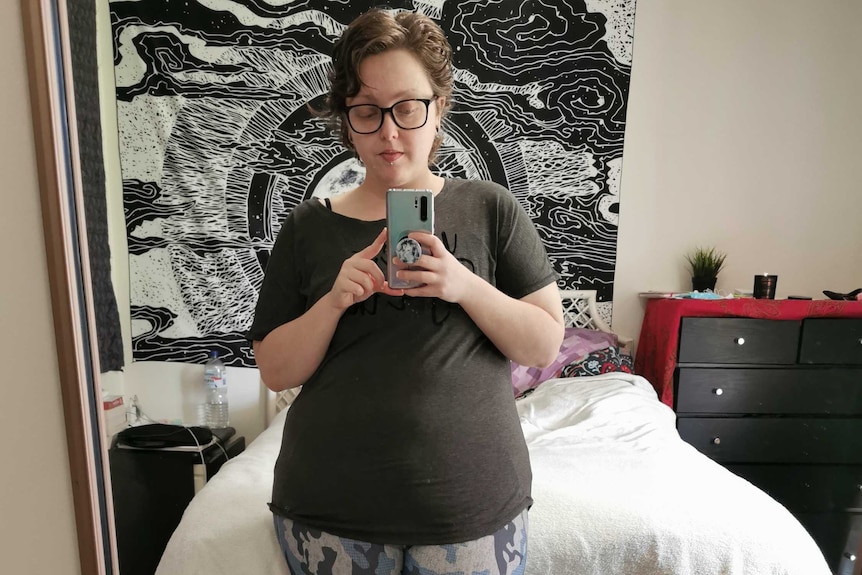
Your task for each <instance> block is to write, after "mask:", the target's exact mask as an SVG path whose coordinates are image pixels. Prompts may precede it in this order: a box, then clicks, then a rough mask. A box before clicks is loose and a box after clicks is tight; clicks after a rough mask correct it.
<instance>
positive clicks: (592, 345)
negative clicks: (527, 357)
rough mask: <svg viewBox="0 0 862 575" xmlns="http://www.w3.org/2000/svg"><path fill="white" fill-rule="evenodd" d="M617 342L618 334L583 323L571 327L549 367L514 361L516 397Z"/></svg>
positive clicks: (513, 373)
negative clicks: (583, 325) (584, 325)
mask: <svg viewBox="0 0 862 575" xmlns="http://www.w3.org/2000/svg"><path fill="white" fill-rule="evenodd" d="M617 344H618V342H617V336H616V335H615V334H612V333H605V332H603V331H597V330H594V329H587V328H582V327H567V328H566V333H565V335H564V337H563V343H562V345H560V352H559V354H557V359H556V360H554V362H553V363H552V364H551V365H549V366H548V367H526V366H523V365H519V364H517V363H515V362H514V361H513V362H511V364H512V365H511V367H512V389H513V391H514V393H515V397H518V396H521V395H524V394H525V393H527V392H529V391H531V390H533V389H535V388H536V387H538V386H539V385H540V384H541V383H542V382H544V381H546V380H548V379H551V378H553V377H560V372H561V371H562V369H563V368H564V367H566V366H568V365H571V364H573V363H575V362H577V361H579V360H581V359H584V358H586V357H587V356H588V355H589V354H590V353H592V352H595V351H599V350H602V349H606V348H608V347H612V346H616V345H617Z"/></svg>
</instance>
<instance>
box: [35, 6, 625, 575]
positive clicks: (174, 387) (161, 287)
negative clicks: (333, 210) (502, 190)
mask: <svg viewBox="0 0 862 575" xmlns="http://www.w3.org/2000/svg"><path fill="white" fill-rule="evenodd" d="M211 4H212V3H209V2H203V1H201V2H189V3H179V2H167V1H165V2H156V3H153V2H148V3H143V2H121V1H116V2H108V1H107V0H99V1H93V2H76V3H67V2H64V1H61V0H60V1H57V2H49V1H47V0H46V1H44V2H42V3H41V4H39V5H38V8H35V7H34V8H32V9H31V11H30V12H29V13H28V26H29V28H28V34H29V45H30V46H31V50H32V51H33V52H34V53H36V52H38V51H39V50H43V53H41V54H40V55H38V56H37V57H36V58H35V59H34V61H39V63H40V64H41V68H39V69H34V70H33V74H34V77H35V76H38V77H39V78H41V80H40V81H41V82H43V84H44V85H42V86H40V93H41V94H43V95H44V97H45V98H44V101H43V102H42V104H43V105H42V107H41V108H40V109H39V111H38V117H37V122H40V123H41V124H42V126H43V127H42V138H43V143H42V149H41V153H42V155H43V157H44V159H45V161H49V160H50V161H56V162H58V169H57V172H58V176H57V177H56V178H55V181H54V182H53V191H51V192H50V193H51V194H52V195H51V197H50V198H48V200H46V201H50V202H53V203H54V205H55V206H56V208H57V209H58V211H62V212H63V214H64V215H62V216H59V215H58V216H57V217H56V218H55V220H53V221H51V222H48V223H47V224H46V225H47V226H49V227H52V229H54V230H55V235H56V236H57V237H58V238H61V239H62V241H63V244H62V245H58V246H57V247H56V248H55V250H56V256H55V257H56V259H57V262H56V264H55V268H54V269H53V271H52V275H53V277H54V278H55V281H56V279H57V278H60V277H63V276H64V274H67V273H70V272H71V273H72V275H73V278H74V280H75V281H74V284H73V285H72V286H71V287H68V288H67V289H66V290H65V291H64V292H63V294H66V297H65V298H61V295H63V294H59V295H58V296H57V298H58V299H57V300H55V302H56V303H55V306H56V307H58V308H63V309H64V310H65V313H66V315H67V316H68V317H67V318H66V319H67V321H68V323H69V327H68V330H69V333H70V334H73V335H74V337H70V341H74V342H76V345H75V346H74V347H70V348H69V350H68V351H67V352H66V354H65V357H64V358H63V361H64V362H67V363H68V369H69V372H70V374H73V375H70V376H69V377H68V378H64V380H63V386H64V389H65V390H66V391H67V392H68V394H69V398H70V399H69V400H68V401H67V404H66V405H67V425H68V428H69V430H70V441H72V438H73V437H75V438H77V437H81V438H82V440H81V441H80V442H79V447H77V448H78V449H79V451H78V453H77V455H76V457H77V458H78V459H79V461H78V463H77V464H76V465H75V466H73V475H74V476H75V477H87V478H88V481H86V482H84V483H83V484H82V485H83V486H82V488H81V494H80V496H77V495H76V504H77V505H79V506H78V513H79V515H82V516H87V517H89V518H90V519H89V520H88V522H87V525H86V526H84V527H81V526H79V533H80V534H81V537H80V540H81V546H82V547H81V549H82V554H81V557H82V559H81V560H82V566H85V567H86V568H84V569H83V570H84V572H88V573H91V572H92V573H96V572H106V571H105V570H107V572H109V571H111V570H112V569H115V568H116V563H117V558H116V556H115V555H112V554H111V553H110V552H108V551H107V550H109V549H111V547H112V541H113V538H114V534H113V532H112V525H113V524H112V521H111V520H110V516H111V512H112V509H111V484H110V480H109V474H108V473H107V469H106V464H105V461H106V457H107V452H106V445H105V443H104V441H100V438H101V437H102V436H103V435H104V434H103V433H102V431H101V430H100V429H99V425H98V423H97V421H98V412H99V409H98V405H97V403H96V402H97V398H99V395H100V394H101V393H102V392H103V391H104V392H107V393H109V394H119V395H122V396H123V397H124V398H126V399H128V398H130V397H133V396H134V397H137V400H138V406H139V407H140V409H141V410H142V414H143V416H144V417H149V419H151V420H158V421H167V422H184V423H197V422H198V413H197V406H198V404H199V403H200V401H201V393H202V371H203V368H202V365H201V364H202V363H203V361H204V360H205V358H206V356H207V352H208V351H209V350H210V349H217V350H219V352H220V355H221V357H222V358H224V359H225V360H226V363H228V365H229V366H230V367H231V371H229V376H228V378H229V381H230V386H231V392H230V393H231V422H232V425H233V426H235V427H236V428H237V430H238V431H239V432H240V433H242V434H243V435H244V436H245V437H246V439H247V440H248V441H250V440H252V439H253V438H254V437H255V436H256V435H257V434H258V433H260V431H261V430H262V429H263V426H264V423H263V421H264V414H263V406H262V402H261V387H260V384H259V379H258V376H257V373H256V370H254V369H253V362H252V358H251V355H250V347H249V346H248V344H247V342H245V340H244V338H243V336H242V333H243V331H244V329H245V328H246V327H248V323H249V321H250V319H251V317H250V314H251V312H252V310H253V304H254V300H255V296H256V294H255V289H256V287H257V286H258V285H259V282H260V279H261V277H262V271H263V268H264V266H265V264H266V259H267V254H268V250H269V248H270V247H271V245H272V242H273V240H274V237H275V234H276V233H277V230H278V226H279V224H280V221H281V220H282V219H283V217H284V216H285V215H286V214H287V213H288V212H289V211H290V210H291V209H292V208H293V207H294V206H295V205H297V204H298V203H299V202H300V201H302V200H304V199H307V198H309V197H323V196H326V195H329V194H336V193H338V192H339V191H340V190H342V189H345V188H347V187H349V186H351V185H354V184H355V183H356V182H357V181H358V180H359V179H360V178H361V177H362V168H361V166H360V165H358V163H357V162H356V160H355V159H354V158H353V157H352V156H351V155H350V153H349V152H347V151H346V150H344V149H343V148H342V147H341V146H339V145H338V144H337V142H336V139H335V138H334V136H333V135H332V134H330V133H329V131H328V130H327V129H326V127H324V126H322V125H321V124H320V123H318V122H315V121H312V120H311V117H310V115H309V113H308V110H307V109H306V103H308V102H314V101H315V99H317V98H320V97H321V95H322V86H323V85H325V82H324V79H325V72H326V61H327V57H326V54H328V51H329V48H330V46H331V41H332V39H333V38H334V37H335V36H337V33H338V32H339V30H340V29H341V27H342V26H343V25H344V24H345V23H346V22H348V21H350V20H351V19H352V18H353V16H355V15H356V14H358V13H359V12H360V11H361V10H362V9H364V8H366V7H367V6H370V5H372V4H375V3H374V2H367V3H364V4H363V5H357V4H356V3H351V5H350V6H348V5H347V3H339V2H327V3H322V5H323V6H324V9H323V11H310V10H307V9H306V8H305V7H300V8H296V7H291V6H281V5H280V4H279V3H271V4H270V5H269V6H270V7H272V11H271V12H269V11H267V9H264V8H262V7H261V6H259V5H258V4H256V3H255V4H254V5H255V6H256V8H255V9H252V8H251V7H248V6H246V5H245V4H244V3H230V2H227V3H223V4H224V8H225V9H224V11H219V10H216V9H215V8H212V7H211ZM276 4H279V6H280V7H278V8H276V7H274V6H275V5H276ZM288 4H290V3H288ZM575 4H578V3H575ZM581 4H583V3H581ZM24 5H25V6H27V5H28V3H26V2H25V3H24ZM392 5H393V6H396V7H401V8H406V9H410V8H414V5H413V3H412V2H395V3H392ZM417 5H418V4H417ZM425 9H426V10H429V11H431V12H432V13H431V14H430V15H431V16H432V17H435V18H439V19H440V21H441V23H443V24H445V26H446V28H447V31H448V32H449V37H450V42H451V43H452V44H453V47H455V48H456V61H455V67H456V68H457V69H458V70H459V75H458V89H457V91H456V100H457V102H458V107H457V109H456V110H454V111H453V113H452V114H451V115H450V116H449V118H448V120H447V122H446V123H445V124H444V132H445V139H444V146H443V148H442V150H441V152H442V159H441V160H440V162H439V163H438V166H437V168H438V170H439V171H440V173H442V174H444V175H449V176H461V177H470V178H481V179H488V180H495V181H498V182H500V183H503V184H505V185H506V186H507V187H508V188H509V189H510V190H511V191H512V192H513V193H515V194H516V196H518V197H519V199H520V200H521V201H522V203H523V204H524V205H525V206H526V207H527V209H528V213H530V215H531V216H532V217H533V219H534V221H535V222H536V225H537V227H538V228H539V230H540V234H541V235H542V236H543V237H545V238H549V239H548V243H547V247H548V250H549V255H550V257H551V260H552V262H553V263H554V266H555V268H556V269H557V270H558V271H559V272H560V274H561V276H562V277H563V278H566V279H565V281H566V282H567V283H566V285H562V286H561V287H566V288H582V289H596V290H598V292H599V300H600V302H601V305H600V311H601V312H602V314H603V316H604V317H605V319H606V320H609V319H610V309H611V308H610V299H611V295H612V286H613V274H614V267H615V252H616V231H617V225H618V220H617V215H618V198H619V174H620V171H621V161H622V136H623V133H624V125H623V123H624V118H625V106H626V98H627V93H628V81H629V74H630V64H631V39H632V38H631V26H632V24H633V17H634V14H633V9H632V10H631V11H630V13H627V14H624V15H623V16H619V15H617V17H615V18H610V17H608V16H606V15H603V14H601V13H600V12H599V11H598V9H590V10H588V9H587V7H586V4H583V5H582V6H579V7H578V9H577V10H576V9H575V8H572V7H571V6H570V7H567V8H566V9H565V10H563V9H561V8H549V7H548V6H544V5H537V6H535V7H533V8H530V9H531V10H534V12H531V13H526V12H524V10H526V8H524V6H523V3H521V2H512V12H511V13H512V14H513V16H512V18H513V20H512V21H513V22H514V23H515V24H514V25H513V26H512V27H511V28H510V29H509V30H508V31H506V33H507V34H508V33H511V35H512V36H511V38H508V40H507V39H506V38H504V37H502V36H501V37H500V38H496V37H494V34H495V33H496V31H495V30H492V29H491V27H489V26H490V24H488V23H489V22H493V21H495V19H496V18H497V17H498V16H499V13H498V12H499V10H500V8H499V7H498V6H492V7H491V8H489V7H487V6H486V5H484V4H483V3H473V4H470V5H469V6H468V7H466V8H465V9H464V10H463V11H459V10H458V9H457V7H456V6H454V5H449V6H445V7H443V4H442V3H441V4H439V5H437V6H425ZM492 9H493V10H494V11H493V12H487V11H488V10H492ZM195 19H197V20H195ZM555 19H556V20H560V23H564V24H566V26H565V27H564V29H566V30H567V32H566V33H567V36H566V38H567V40H566V42H559V41H557V40H555V37H554V35H553V34H552V35H549V36H543V35H539V36H536V37H535V38H533V37H531V36H530V30H529V28H530V27H535V30H533V31H534V32H536V31H538V30H539V29H540V28H544V27H548V29H551V30H553V29H555V28H554V27H553V26H550V25H549V23H553V22H554V21H555ZM195 22H199V23H200V25H199V26H196V25H195V24H194V23H195ZM471 22H472V23H475V24H476V25H478V26H480V28H482V30H481V31H479V32H474V31H473V28H472V25H470V24H469V23H471ZM179 23H182V26H180V25H179ZM180 28H182V31H180ZM279 30H280V31H281V32H278V33H276V32H277V31H279ZM226 31H227V33H226ZM601 35H607V37H608V38H609V39H610V41H609V42H608V43H607V45H606V51H605V53H603V54H600V55H599V54H598V53H596V54H594V55H593V57H594V58H597V59H598V60H593V59H591V60H590V61H589V62H584V61H577V60H576V59H575V58H567V57H566V56H568V55H570V51H571V50H574V49H575V48H576V45H575V44H576V43H574V44H573V43H571V42H570V41H569V38H570V37H574V38H583V39H584V41H585V42H586V41H590V42H592V41H594V40H595V38H596V37H602V36H601ZM486 37H492V40H491V41H490V43H489V45H488V46H483V45H482V42H483V41H484V40H481V38H486ZM512 38H522V39H523V38H527V39H529V41H526V40H525V41H524V43H523V44H522V45H520V46H518V49H517V50H516V51H514V52H513V51H511V50H512V47H511V46H510V45H509V44H508V42H509V41H510V40H511V39H512ZM497 40H500V41H497ZM503 40H505V41H503ZM285 44H286V45H290V46H291V47H293V48H294V49H293V50H285V49H284V48H283V46H284V45H285ZM480 48H489V49H490V50H491V51H492V52H493V57H491V56H489V55H488V53H486V52H485V50H484V49H480ZM549 54H553V55H555V59H551V60H548V55H549ZM499 60H502V61H504V62H508V63H509V64H511V66H500V65H499V64H498V61H499ZM600 68H601V69H600ZM575 71H577V72H578V74H579V80H578V82H574V81H572V78H571V76H572V75H573V74H574V73H575ZM536 77H542V78H545V81H544V84H546V85H544V86H543V87H542V88H541V90H540V89H539V86H538V85H537V84H535V82H534V80H535V78H536ZM513 85H520V86H524V88H523V89H517V90H515V89H511V86H513ZM507 86H508V88H507ZM544 92H548V93H551V94H553V96H552V98H551V99H549V100H547V101H545V100H543V98H544V97H545V95H544ZM96 95H98V96H99V97H100V98H101V100H99V99H97V98H95V96H96ZM96 102H99V104H98V105H96ZM64 113H65V114H67V117H68V119H69V124H68V125H66V124H65V123H64ZM519 133H531V134H532V143H530V142H527V143H526V144H524V145H527V146H528V147H529V146H532V147H529V149H526V150H524V149H521V148H519V146H521V144H522V143H519V141H518V140H517V138H515V137H514V136H515V135H517V134H519ZM510 140H511V141H510ZM537 141H540V142H541V145H537V144H536V143H535V142H537ZM573 142H575V143H576V144H577V145H576V146H574V148H575V151H574V152H572V151H571V150H572V146H571V144H572V143H573ZM63 146H67V147H68V151H63V150H62V147H63ZM153 150H155V151H153ZM66 160H68V163H66ZM527 160H529V161H527ZM599 164H600V165H601V169H597V168H596V167H595V166H596V165H599ZM537 181H539V182H542V183H541V184H538V185H537V184H535V182H537ZM43 187H45V186H43ZM46 189H47V188H46ZM104 189H107V190H108V192H107V195H100V194H99V193H98V192H99V191H103V190H104ZM88 190H89V191H93V190H95V191H96V192H97V193H95V194H88ZM120 192H121V193H120ZM99 204H104V205H102V206H100V205H99ZM82 216H85V217H82ZM85 224H86V225H85ZM550 238H553V239H550ZM100 242H102V243H101V244H100ZM572 245H577V246H579V248H578V250H577V251H576V252H573V251H572V250H571V247H570V246H572ZM78 246H81V248H82V249H81V250H80V251H78V249H77V248H78ZM108 252H110V260H107V256H106V254H107V253H108ZM75 254H78V255H77V256H76V255H75ZM78 258H80V261H78ZM108 264H110V265H108ZM105 276H106V277H107V279H108V282H107V285H108V286H109V287H108V288H106V287H105V285H106V282H105V281H102V280H104V279H105ZM99 277H101V278H102V280H99V279H95V278H99ZM572 278H579V279H578V280H577V281H578V283H577V284H575V283H573V282H574V281H575V280H574V279H572ZM111 282H112V283H113V286H111ZM66 292H71V293H70V294H69V293H66ZM60 299H63V301H59V300H60ZM114 299H116V301H114ZM82 302H83V303H82ZM82 306H83V307H86V309H83V308H82ZM111 310H113V311H111ZM112 313H113V314H115V315H116V316H117V317H116V320H114V319H111V318H109V319H108V321H107V322H106V323H103V322H102V320H104V318H105V316H106V315H110V314H112ZM105 326H108V327H105ZM111 326H114V327H111ZM118 344H119V347H118ZM96 350H98V352H97V353H96ZM100 362H101V365H100ZM119 368H121V370H120V369H119ZM82 406H83V407H82Z"/></svg>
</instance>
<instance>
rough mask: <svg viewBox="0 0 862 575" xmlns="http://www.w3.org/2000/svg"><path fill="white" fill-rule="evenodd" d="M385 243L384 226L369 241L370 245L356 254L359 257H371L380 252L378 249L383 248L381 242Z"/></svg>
mask: <svg viewBox="0 0 862 575" xmlns="http://www.w3.org/2000/svg"><path fill="white" fill-rule="evenodd" d="M385 243H386V228H383V229H382V230H381V231H380V233H379V234H378V235H377V237H376V238H374V241H373V242H371V245H370V246H368V247H367V248H365V249H363V250H362V251H360V252H359V253H358V254H357V255H358V256H359V257H362V258H365V259H369V260H370V259H372V258H373V257H374V256H376V255H377V254H379V253H380V250H381V249H383V244H385Z"/></svg>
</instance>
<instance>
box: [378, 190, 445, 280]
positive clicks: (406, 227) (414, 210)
mask: <svg viewBox="0 0 862 575" xmlns="http://www.w3.org/2000/svg"><path fill="white" fill-rule="evenodd" d="M386 228H387V230H388V233H387V235H388V237H387V239H386V246H387V250H386V251H387V274H386V275H387V280H388V282H389V286H390V287H393V288H395V289H405V288H412V287H417V286H419V285H422V284H421V283H418V282H411V281H406V280H399V279H398V278H396V277H395V272H396V271H398V270H399V269H413V266H410V265H406V266H400V267H399V266H396V265H395V264H394V263H393V258H395V257H396V256H398V258H399V259H401V261H403V262H404V263H405V264H411V263H414V262H415V261H416V260H417V259H419V256H420V255H422V247H421V246H420V245H419V242H417V241H416V240H414V239H411V238H408V237H407V235H408V234H409V233H410V232H428V233H430V234H433V233H434V194H433V193H432V192H431V190H394V189H393V190H389V191H387V192H386Z"/></svg>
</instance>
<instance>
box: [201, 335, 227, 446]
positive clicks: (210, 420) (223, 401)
mask: <svg viewBox="0 0 862 575" xmlns="http://www.w3.org/2000/svg"><path fill="white" fill-rule="evenodd" d="M225 375H226V373H225V366H224V364H223V363H222V361H221V360H220V359H219V358H218V352H217V351H211V352H210V358H209V359H208V360H207V362H206V366H205V368H204V383H206V387H207V390H206V391H207V401H206V404H204V425H205V426H206V427H209V428H210V429H221V428H223V427H227V426H228V424H229V421H228V404H227V378H226V377H225Z"/></svg>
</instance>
